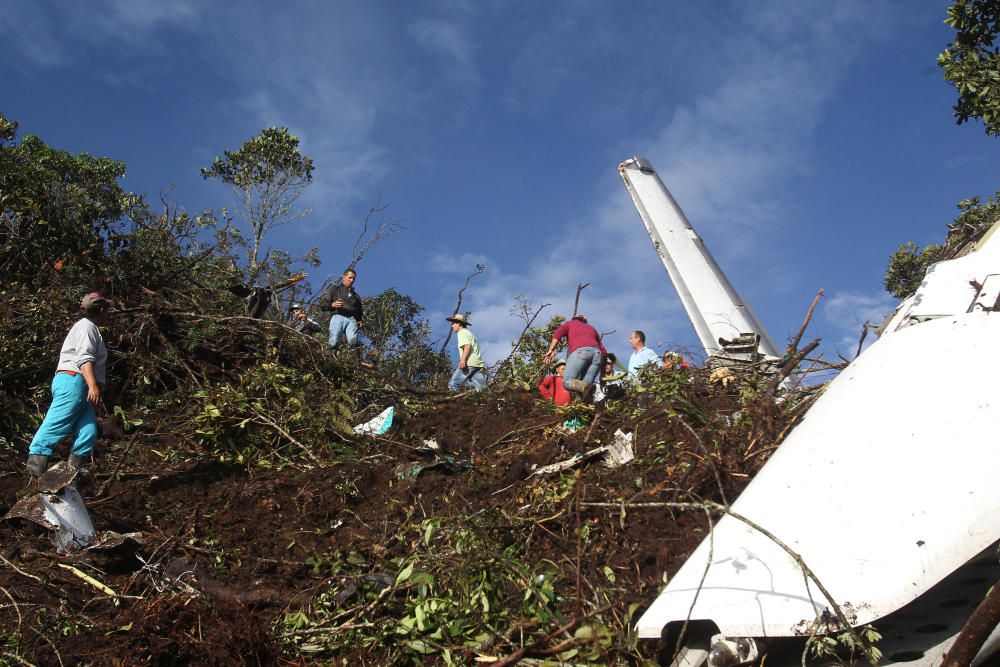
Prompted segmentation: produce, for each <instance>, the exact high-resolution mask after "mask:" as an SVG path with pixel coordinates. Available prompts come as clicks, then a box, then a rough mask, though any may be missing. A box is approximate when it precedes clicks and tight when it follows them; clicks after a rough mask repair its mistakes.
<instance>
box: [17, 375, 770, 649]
mask: <svg viewBox="0 0 1000 667" xmlns="http://www.w3.org/2000/svg"><path fill="white" fill-rule="evenodd" d="M692 396H693V397H694V398H692V399H690V400H691V401H693V403H694V408H697V412H698V414H700V415H702V416H701V417H700V418H699V419H696V420H694V421H693V422H692V419H691V417H690V414H688V416H685V415H684V414H682V412H685V411H687V412H688V413H690V411H691V409H692V407H691V405H688V404H685V406H681V407H682V408H684V409H679V408H678V406H676V405H673V406H672V405H650V406H648V408H647V409H646V410H645V411H643V412H642V413H641V414H640V415H639V416H638V417H629V418H625V417H621V416H618V417H616V416H613V415H612V414H609V413H607V412H605V411H603V410H601V409H598V411H597V418H596V424H593V422H592V424H593V428H590V426H589V425H588V426H585V427H584V428H581V429H580V430H578V431H576V432H575V433H565V432H562V431H561V430H560V429H559V428H558V427H559V425H560V424H561V423H562V421H563V418H562V417H561V416H559V415H557V414H555V413H554V411H553V409H552V408H551V407H550V406H548V405H546V404H544V403H542V402H541V401H538V400H537V399H536V398H535V397H534V396H533V395H531V394H527V393H520V394H511V395H506V396H503V397H497V396H490V395H482V396H472V397H466V398H460V399H457V400H455V399H451V398H450V397H449V398H447V399H438V402H437V403H433V404H431V406H430V407H428V408H425V409H423V410H422V411H421V412H419V413H414V412H413V411H412V410H410V409H409V408H407V407H406V406H402V405H401V406H397V415H396V422H395V424H394V426H393V428H392V430H390V431H389V433H387V434H386V436H385V437H384V438H367V437H366V438H361V439H359V440H358V441H357V443H356V444H355V449H356V456H354V457H351V460H344V461H340V462H336V461H332V462H330V464H329V465H325V466H323V467H311V468H306V467H304V466H293V465H287V466H281V465H280V463H279V465H275V466H273V467H270V468H262V467H251V468H248V467H247V466H246V465H241V464H237V463H233V462H229V463H223V462H220V461H218V460H212V459H210V458H208V457H203V458H201V459H200V460H187V461H179V462H170V461H172V460H173V457H171V456H169V453H170V451H171V449H177V450H179V451H181V450H182V451H185V452H189V451H191V449H192V447H193V445H192V444H191V443H180V442H172V441H171V440H170V437H169V436H164V435H162V433H157V424H164V425H165V424H166V423H169V422H168V419H169V415H161V416H160V417H161V420H157V419H155V418H150V419H147V421H146V424H145V425H144V427H143V428H144V429H145V431H142V432H140V433H139V434H138V435H137V436H136V437H137V438H138V441H137V444H136V446H133V447H132V448H131V449H128V448H127V440H113V441H107V442H102V443H101V445H100V447H99V448H98V457H97V460H96V462H95V464H94V465H92V466H90V467H89V468H88V469H87V470H86V472H85V473H84V474H81V475H80V477H79V478H78V479H77V482H76V483H77V487H78V489H79V490H80V492H81V493H82V495H83V497H84V498H85V500H86V501H87V504H88V508H89V510H90V513H91V517H92V519H93V521H94V524H95V527H96V528H97V530H99V531H102V530H114V531H118V532H135V531H141V532H142V534H143V535H144V541H143V543H142V544H135V543H132V542H126V543H124V544H122V545H121V546H118V547H116V548H114V549H110V550H105V551H94V550H91V551H82V552H77V553H71V554H66V555H60V554H57V553H56V552H55V549H54V548H53V547H52V545H51V543H50V541H49V536H48V535H47V534H46V532H45V531H44V530H43V529H41V528H40V527H38V526H35V525H33V524H31V523H29V522H27V521H20V520H8V521H0V545H2V546H0V555H2V556H3V559H4V560H3V561H0V623H2V627H4V628H5V630H4V632H5V634H6V635H7V636H8V637H13V636H16V637H17V638H18V641H19V642H20V644H19V645H18V646H17V647H16V648H17V650H18V651H20V653H19V655H28V656H31V657H32V660H33V663H34V664H37V665H60V664H62V665H70V664H93V665H135V664H148V665H272V664H328V663H329V661H331V660H333V659H334V658H333V657H331V656H329V655H326V656H324V657H322V658H316V659H313V658H310V657H309V656H308V655H304V654H297V653H295V652H294V651H293V650H290V649H289V647H288V646H287V645H283V644H282V643H281V641H280V640H279V639H278V638H277V636H276V635H277V634H279V633H278V632H277V631H276V630H275V628H276V624H277V623H278V622H279V620H280V619H281V618H282V617H283V616H284V615H285V614H287V613H289V612H290V611H294V610H295V609H298V608H302V607H304V606H306V605H308V604H309V603H310V602H311V601H312V600H313V598H314V597H315V596H316V594H317V591H319V590H320V589H322V588H323V587H324V583H325V581H326V576H325V573H324V572H323V571H322V569H321V568H318V567H317V566H316V562H317V560H318V559H319V558H320V557H321V556H323V555H325V554H330V553H333V552H337V551H339V552H342V553H356V554H360V555H362V556H363V557H364V558H365V559H367V560H368V561H369V562H371V563H372V564H373V567H372V571H371V572H370V573H369V574H368V575H365V577H366V578H364V579H363V580H359V581H357V582H353V583H349V585H345V586H343V587H342V588H341V593H340V594H339V595H341V596H343V599H347V598H349V597H350V596H351V595H353V591H354V590H356V589H357V588H358V587H361V586H376V587H377V586H382V585H386V584H384V582H383V583H380V582H382V581H383V579H385V578H388V579H389V581H391V578H392V576H393V575H392V573H385V572H383V571H382V570H381V569H380V568H379V566H378V564H379V563H387V562H390V561H391V560H392V559H393V558H399V557H403V556H405V555H406V550H405V545H403V544H401V542H400V541H398V540H392V539H390V537H391V536H392V535H394V534H396V533H398V532H399V531H401V530H402V529H403V528H404V527H405V525H406V523H407V522H408V521H413V520H414V519H413V517H414V513H415V512H419V514H420V515H421V516H442V517H452V518H456V519H459V520H464V519H465V518H466V517H470V516H473V515H475V514H476V513H477V512H481V511H483V510H491V509H492V510H498V511H502V513H503V515H504V516H507V517H516V518H517V519H518V521H517V522H511V523H509V524H507V525H504V526H498V527H497V528H496V529H495V533H494V536H495V539H497V540H499V541H506V542H510V543H515V542H527V543H528V544H529V545H530V548H529V549H528V550H527V552H528V553H529V554H530V557H531V558H532V559H536V560H537V561H538V562H541V561H543V560H547V561H549V562H551V563H555V564H558V565H559V566H560V567H564V568H566V569H567V570H571V569H574V568H576V567H579V569H580V572H581V576H580V577H579V580H582V581H583V582H584V584H583V585H584V586H586V587H591V588H594V587H598V586H603V587H605V588H606V590H604V593H605V594H606V595H608V596H609V597H610V598H613V601H614V604H615V605H616V606H617V607H618V608H625V607H627V606H628V605H629V604H632V603H638V604H640V605H645V604H648V603H650V602H651V601H652V599H653V598H654V597H655V593H656V591H657V590H658V588H659V587H660V586H661V585H662V581H663V577H664V575H667V576H669V575H670V574H672V573H673V572H674V571H675V570H676V569H677V567H678V566H679V564H680V563H681V562H682V560H683V559H684V558H685V557H686V556H687V555H688V554H689V553H690V552H691V550H693V548H694V547H695V546H696V545H697V543H698V542H699V541H700V540H701V539H702V537H703V536H704V535H705V532H704V531H705V529H706V524H705V522H706V520H705V518H704V516H703V513H701V512H687V513H684V512H674V513H671V512H669V511H668V510H665V509H658V508H652V509H644V508H628V509H626V510H624V511H622V510H621V509H619V508H618V507H615V508H604V507H589V506H585V505H582V504H578V503H586V502H607V503H619V504H620V503H621V502H622V501H624V502H625V503H628V502H651V501H657V500H659V501H665V500H675V499H681V496H680V495H679V493H678V491H677V489H683V490H684V491H685V493H684V495H683V499H690V498H693V497H705V498H711V499H716V500H718V499H720V498H721V494H723V493H724V494H725V495H726V496H727V497H729V498H730V499H732V498H733V497H734V496H735V495H736V494H737V493H738V491H739V490H740V489H741V488H742V487H743V486H744V485H745V483H746V482H747V481H748V479H749V478H750V477H751V476H752V475H753V473H754V472H755V471H756V469H757V468H759V466H760V465H762V464H763V462H764V460H765V459H766V458H767V455H768V451H769V448H770V447H771V446H773V444H774V443H773V440H774V438H775V437H776V435H777V434H778V432H779V431H780V429H781V428H782V427H783V426H784V421H783V418H782V417H781V416H780V415H779V414H778V412H777V410H776V409H775V408H774V407H773V406H770V407H768V406H766V405H762V406H758V407H757V408H755V410H756V412H755V413H754V415H753V419H745V420H744V421H746V422H747V424H749V425H745V426H739V425H738V424H737V423H736V420H734V419H733V418H732V415H733V414H734V413H735V412H736V411H737V409H738V408H739V405H738V404H737V402H736V399H735V397H734V396H720V395H717V394H715V393H712V392H710V391H705V392H703V393H702V394H700V395H699V394H698V392H693V393H692ZM692 423H694V426H693V427H692V428H689V427H690V426H691V424H692ZM618 428H623V429H627V430H631V431H633V432H634V433H635V448H636V456H637V458H636V460H635V461H633V462H632V463H629V464H627V465H625V466H622V467H621V468H618V469H609V468H607V467H605V466H603V465H601V464H599V463H596V462H592V463H587V464H585V465H582V466H580V467H579V468H578V469H577V470H573V471H569V472H568V473H563V475H565V476H567V478H568V479H570V478H571V479H570V481H569V482H567V483H571V484H572V492H571V493H570V494H569V495H568V496H567V497H566V498H565V499H564V500H562V501H560V502H561V504H558V506H559V507H561V509H559V511H558V512H555V513H552V514H551V515H549V516H540V515H538V514H537V510H536V508H535V507H534V505H533V503H535V502H537V499H538V495H537V493H538V489H539V485H540V484H544V482H539V481H537V480H532V481H525V477H527V475H528V472H529V471H530V469H531V466H532V465H539V466H540V465H546V464H548V463H552V462H554V461H558V460H562V459H564V458H567V457H569V456H572V455H573V454H574V453H575V452H581V451H585V450H586V449H589V448H590V447H592V446H594V443H595V442H608V441H610V440H611V438H612V437H613V433H614V431H615V430H616V429H618ZM163 431H164V432H166V431H167V429H166V428H164V429H163ZM425 439H434V440H436V441H437V442H438V443H439V445H440V448H441V449H440V451H439V452H438V453H437V454H436V455H437V456H438V457H439V458H438V459H437V460H440V457H449V459H448V460H449V461H450V462H451V463H452V464H450V465H438V466H434V467H430V468H426V467H425V468H423V470H422V471H421V472H419V474H417V475H416V477H415V479H412V480H410V479H401V478H400V477H399V474H398V468H399V466H400V465H401V464H411V463H416V464H419V465H421V466H426V465H427V464H430V463H433V462H434V461H435V459H434V458H433V457H434V456H435V455H434V454H432V453H429V452H426V451H421V447H422V446H423V441H424V440H425ZM126 451H127V452H128V456H127V458H125V459H124V460H123V459H122V457H123V455H124V454H125V452H126ZM755 452H756V453H755ZM708 460H711V461H712V464H713V465H714V467H715V469H716V471H717V474H718V475H719V479H720V480H721V482H722V488H721V489H720V488H719V486H718V484H717V482H716V472H713V469H712V468H713V465H708ZM113 470H118V471H119V474H118V476H117V477H116V478H115V479H110V477H109V475H110V473H111V472H112V471H113ZM22 471H23V460H22V453H19V452H16V451H13V450H11V449H8V450H4V451H3V452H2V453H0V509H2V510H3V511H6V509H8V508H10V507H11V506H12V505H13V504H14V503H15V501H16V500H17V499H18V497H20V496H22V495H24V494H25V493H29V492H30V491H31V488H30V486H28V485H27V484H26V482H27V477H26V475H24V474H23V472H22ZM102 488H103V490H104V493H103V495H99V496H98V490H100V489H102ZM581 524H585V525H586V526H587V527H588V530H589V536H588V539H587V542H586V544H585V546H584V547H581V544H580V542H579V540H578V539H577V537H576V535H577V534H578V532H577V529H578V527H579V526H580V525H581ZM60 564H69V565H73V566H74V567H76V568H77V569H79V570H81V571H83V572H85V573H87V574H89V575H90V576H92V577H94V578H95V579H97V580H99V581H100V582H102V583H103V584H104V585H106V586H108V587H110V588H111V589H112V590H113V591H115V592H116V593H117V597H111V596H108V595H106V594H104V593H101V592H100V591H98V590H96V589H95V588H93V587H92V586H91V585H89V584H88V583H86V582H85V581H83V580H82V579H80V578H79V577H77V576H75V575H74V574H73V573H72V572H71V571H69V570H67V569H66V568H63V567H60ZM605 568H610V571H611V572H613V573H614V575H615V578H614V585H611V584H609V582H608V578H607V575H606V574H605V572H606V570H605ZM598 582H603V583H602V584H598ZM516 593H518V594H519V592H516ZM341 601H342V599H338V602H341ZM0 655H2V654H0ZM378 656H379V653H378V647H374V648H370V649H364V650H362V649H360V648H359V649H358V653H357V655H354V656H334V657H335V658H336V659H337V662H338V663H339V662H340V661H341V660H347V664H379V658H378ZM467 657H469V656H467ZM609 659H610V658H609ZM3 660H4V659H3V657H0V663H2V662H3Z"/></svg>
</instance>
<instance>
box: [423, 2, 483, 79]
mask: <svg viewBox="0 0 1000 667" xmlns="http://www.w3.org/2000/svg"><path fill="white" fill-rule="evenodd" d="M408 32H409V33H410V35H411V36H412V37H413V38H414V39H415V40H416V42H417V44H419V45H420V46H421V47H423V48H424V49H426V50H428V51H430V52H431V53H433V54H436V55H438V56H439V57H441V58H442V59H444V61H445V63H446V67H445V70H444V71H445V75H446V76H447V77H448V78H449V79H451V80H452V82H454V83H458V84H463V85H474V84H477V83H479V81H480V75H479V70H478V68H477V66H476V62H475V54H474V52H473V48H472V42H471V40H470V39H469V36H468V33H467V32H466V30H465V29H464V28H463V27H462V26H461V25H459V24H458V23H456V22H454V21H444V20H441V19H429V18H419V19H416V20H415V21H413V22H412V23H411V24H410V25H409V27H408Z"/></svg>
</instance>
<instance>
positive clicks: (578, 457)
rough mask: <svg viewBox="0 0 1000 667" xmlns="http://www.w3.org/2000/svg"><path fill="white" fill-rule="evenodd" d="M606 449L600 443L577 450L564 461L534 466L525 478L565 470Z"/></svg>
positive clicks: (606, 447)
mask: <svg viewBox="0 0 1000 667" xmlns="http://www.w3.org/2000/svg"><path fill="white" fill-rule="evenodd" d="M606 451H608V445H601V446H600V447H594V448H593V449H591V450H589V451H586V452H583V453H582V454H581V453H580V452H577V453H576V454H574V455H573V456H572V457H570V458H568V459H566V460H565V461H559V462H558V463H552V464H550V465H547V466H542V467H540V468H535V469H534V470H532V471H531V474H530V475H528V476H527V477H526V478H525V479H531V478H532V477H534V476H535V475H551V474H552V473H554V472H560V471H562V470H566V469H567V468H572V467H574V466H577V465H579V464H581V463H583V462H584V461H587V460H589V459H592V458H594V457H595V456H597V455H598V454H603V453H605V452H606Z"/></svg>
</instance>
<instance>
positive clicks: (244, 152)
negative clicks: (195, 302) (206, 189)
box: [201, 127, 318, 283]
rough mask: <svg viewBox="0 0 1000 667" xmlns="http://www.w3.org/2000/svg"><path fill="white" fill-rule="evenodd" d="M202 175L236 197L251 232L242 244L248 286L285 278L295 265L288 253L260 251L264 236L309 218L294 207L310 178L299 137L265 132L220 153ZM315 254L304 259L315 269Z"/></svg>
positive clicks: (281, 131) (277, 131) (274, 129)
mask: <svg viewBox="0 0 1000 667" xmlns="http://www.w3.org/2000/svg"><path fill="white" fill-rule="evenodd" d="M201 175H202V177H203V178H205V179H211V180H218V181H220V182H222V183H225V184H226V185H229V186H230V187H231V188H232V189H233V191H234V192H235V193H236V195H237V198H238V200H239V202H240V216H241V217H242V218H243V220H244V222H245V223H246V225H247V228H248V230H249V232H250V236H249V238H248V239H246V243H247V245H248V248H247V263H246V274H247V276H246V277H247V281H248V282H251V283H252V282H254V281H256V280H257V278H258V277H259V276H260V275H261V274H274V275H270V278H271V279H272V280H273V279H280V278H285V277H287V275H284V274H287V268H288V266H289V265H290V264H291V262H292V261H293V260H292V259H291V258H290V257H289V256H287V253H280V252H279V253H278V255H275V256H272V254H271V253H270V252H269V251H267V250H266V249H265V247H264V245H265V239H264V237H265V236H266V235H267V233H268V232H269V231H270V230H271V229H274V228H275V227H278V226H279V225H285V224H288V223H290V222H294V221H296V220H299V219H301V218H302V217H304V216H306V215H308V213H309V211H308V210H301V209H298V208H296V202H297V200H298V198H299V197H300V196H301V195H302V192H303V191H304V190H305V187H306V186H307V185H309V183H311V182H312V175H313V161H312V158H311V157H308V156H305V155H303V154H302V152H301V151H300V150H299V139H298V137H296V136H295V135H293V134H291V133H290V132H289V131H288V128H285V127H269V128H266V129H264V130H263V131H261V133H260V134H258V135H257V136H255V137H253V138H252V139H249V140H248V141H245V142H243V145H242V146H240V148H239V149H238V150H235V151H230V150H226V151H223V154H222V156H221V157H216V158H215V162H213V163H212V165H211V166H210V167H205V168H203V169H202V170H201ZM316 252H317V251H316V249H313V250H312V251H310V253H309V254H308V255H307V256H306V257H305V258H303V259H304V260H305V261H307V262H309V263H310V264H313V265H316V264H317V263H318V260H317V259H316ZM261 253H264V254H263V256H262V255H261ZM275 269H277V274H275V271H274V270H275Z"/></svg>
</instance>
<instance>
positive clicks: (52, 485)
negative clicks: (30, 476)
mask: <svg viewBox="0 0 1000 667" xmlns="http://www.w3.org/2000/svg"><path fill="white" fill-rule="evenodd" d="M78 472H80V469H79V468H74V467H73V466H71V465H70V464H69V463H67V462H66V461H60V462H59V463H57V464H55V465H54V466H52V467H51V468H49V469H48V470H46V471H45V474H43V475H42V476H41V477H39V478H38V491H39V492H40V493H58V492H59V491H61V490H62V489H64V488H65V487H67V486H69V485H70V484H72V483H73V480H74V479H76V475H77V473H78Z"/></svg>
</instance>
